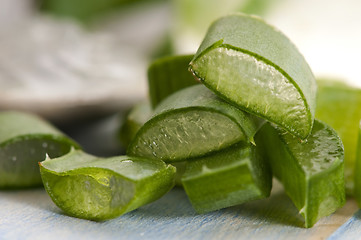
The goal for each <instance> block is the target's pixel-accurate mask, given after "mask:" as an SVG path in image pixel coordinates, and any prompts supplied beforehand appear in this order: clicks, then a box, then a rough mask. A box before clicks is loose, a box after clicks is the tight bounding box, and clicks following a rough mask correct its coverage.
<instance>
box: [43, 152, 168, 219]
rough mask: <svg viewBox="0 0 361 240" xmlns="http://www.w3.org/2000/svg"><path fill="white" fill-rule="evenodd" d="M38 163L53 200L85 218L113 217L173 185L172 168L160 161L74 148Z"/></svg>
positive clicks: (151, 198)
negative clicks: (107, 155) (99, 154)
mask: <svg viewBox="0 0 361 240" xmlns="http://www.w3.org/2000/svg"><path fill="white" fill-rule="evenodd" d="M39 165H40V171H41V177H42V180H43V182H44V186H45V189H46V191H47V192H48V194H49V195H50V197H51V198H52V200H53V201H54V203H55V204H56V205H57V206H58V207H59V208H61V209H62V210H63V211H64V212H66V213H67V214H69V215H71V216H74V217H78V218H84V219H91V220H97V221H101V220H107V219H111V218H115V217H117V216H120V215H122V214H124V213H127V212H129V211H132V210H134V209H136V208H138V207H140V206H142V205H145V204H147V203H150V202H152V201H155V200H156V199H158V198H160V197H161V196H163V195H164V194H165V193H167V192H168V191H169V190H170V189H171V188H172V187H173V186H174V174H175V168H174V167H173V166H171V165H167V164H165V163H164V162H162V161H160V160H150V159H144V158H138V157H128V156H119V157H111V158H97V157H94V156H91V155H88V154H86V153H84V152H82V151H80V150H76V151H72V152H70V153H69V154H67V155H65V156H62V157H60V158H56V159H50V158H48V159H47V160H45V161H43V162H41V163H39Z"/></svg>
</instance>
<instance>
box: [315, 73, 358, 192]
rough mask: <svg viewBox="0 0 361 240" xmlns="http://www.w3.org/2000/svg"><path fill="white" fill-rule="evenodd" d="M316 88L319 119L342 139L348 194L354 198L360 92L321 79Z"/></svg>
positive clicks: (332, 81) (339, 83)
mask: <svg viewBox="0 0 361 240" xmlns="http://www.w3.org/2000/svg"><path fill="white" fill-rule="evenodd" d="M317 85H318V91H317V108H316V118H317V119H320V120H322V121H324V122H325V123H327V124H329V125H330V126H331V127H332V128H334V129H335V130H336V132H337V133H338V134H339V136H340V137H341V139H342V142H343V144H344V147H345V184H346V193H347V194H348V195H353V194H354V190H355V187H354V169H355V159H356V152H357V148H356V147H357V139H358V131H357V129H358V127H359V120H360V119H361V89H360V88H355V87H353V86H349V85H347V84H346V83H343V82H341V81H340V80H332V79H318V80H317Z"/></svg>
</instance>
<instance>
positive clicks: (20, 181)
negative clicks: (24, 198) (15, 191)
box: [0, 137, 71, 187]
mask: <svg viewBox="0 0 361 240" xmlns="http://www.w3.org/2000/svg"><path fill="white" fill-rule="evenodd" d="M70 147H71V146H70V145H69V144H65V143H62V142H60V141H57V140H53V139H49V138H45V137H44V138H42V137H39V138H35V139H23V140H19V141H16V142H14V143H11V144H7V145H5V146H3V147H1V148H0V187H27V186H34V185H41V178H40V171H39V166H38V162H41V161H43V160H44V159H45V156H46V154H48V155H49V156H50V157H53V158H55V157H59V156H62V155H64V154H66V153H68V152H69V151H70Z"/></svg>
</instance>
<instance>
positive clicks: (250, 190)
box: [182, 143, 272, 213]
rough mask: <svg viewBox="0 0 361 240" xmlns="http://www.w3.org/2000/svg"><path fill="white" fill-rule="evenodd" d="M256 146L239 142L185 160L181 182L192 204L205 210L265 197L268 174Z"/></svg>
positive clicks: (268, 183)
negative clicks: (211, 152) (223, 148)
mask: <svg viewBox="0 0 361 240" xmlns="http://www.w3.org/2000/svg"><path fill="white" fill-rule="evenodd" d="M258 150H259V149H258V148H257V147H255V146H254V145H251V144H244V143H240V144H237V145H233V146H231V147H229V148H227V149H225V150H222V151H219V152H217V153H215V154H212V155H210V156H206V157H203V158H198V159H196V160H189V161H187V165H186V170H185V173H184V175H183V177H182V184H183V187H184V189H185V191H186V193H187V195H188V198H189V200H190V201H191V203H192V206H193V208H194V209H195V210H196V211H197V212H198V213H206V212H210V211H214V210H218V209H221V208H226V207H230V206H234V205H238V204H242V203H245V202H248V201H251V200H256V199H261V198H266V197H268V196H269V194H270V191H271V186H272V174H271V171H270V169H269V166H268V165H267V163H266V162H265V161H264V159H263V158H262V156H261V154H259V152H258Z"/></svg>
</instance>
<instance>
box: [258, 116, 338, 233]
mask: <svg viewBox="0 0 361 240" xmlns="http://www.w3.org/2000/svg"><path fill="white" fill-rule="evenodd" d="M259 133H260V135H261V136H262V138H263V140H262V141H263V143H262V147H263V148H265V149H266V153H267V157H268V159H269V161H270V165H271V168H272V172H273V174H274V175H275V176H276V177H277V178H278V179H279V180H280V181H281V183H282V184H283V186H284V188H285V190H286V193H287V194H288V196H289V197H290V198H291V199H292V201H293V203H294V204H295V205H296V207H297V208H298V209H299V210H300V213H301V215H302V216H303V217H304V218H305V226H306V227H307V228H308V227H312V226H313V225H314V224H315V223H316V222H317V221H318V219H320V218H321V217H324V216H328V215H330V214H331V213H333V212H334V211H336V210H337V209H338V208H340V207H341V206H342V205H343V204H344V203H345V187H344V175H343V170H344V164H343V153H344V152H343V145H342V142H341V139H340V138H339V137H338V135H337V133H336V132H335V131H334V130H333V129H332V128H331V127H329V126H327V125H326V124H325V123H322V122H320V121H318V120H316V121H315V123H314V127H313V130H312V133H311V135H310V136H309V137H308V138H307V140H305V141H303V142H301V141H300V140H299V139H298V138H296V137H294V136H292V135H291V134H289V133H286V132H284V131H283V130H280V129H278V128H277V129H276V128H272V127H271V126H270V125H269V124H265V126H264V127H263V128H262V129H261V130H260V132H259ZM257 144H258V142H257Z"/></svg>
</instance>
